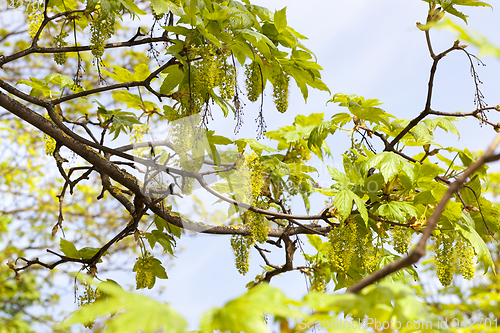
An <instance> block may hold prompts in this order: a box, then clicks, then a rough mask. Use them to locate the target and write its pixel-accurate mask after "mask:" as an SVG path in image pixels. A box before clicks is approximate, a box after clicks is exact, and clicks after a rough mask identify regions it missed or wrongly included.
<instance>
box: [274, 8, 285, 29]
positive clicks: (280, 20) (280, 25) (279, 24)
mask: <svg viewBox="0 0 500 333" xmlns="http://www.w3.org/2000/svg"><path fill="white" fill-rule="evenodd" d="M274 26H275V27H276V29H277V30H278V31H279V32H283V31H286V27H287V22H286V7H285V8H283V9H281V10H277V11H276V12H275V13H274Z"/></svg>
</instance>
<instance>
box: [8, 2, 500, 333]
mask: <svg viewBox="0 0 500 333" xmlns="http://www.w3.org/2000/svg"><path fill="white" fill-rule="evenodd" d="M415 1H416V0H415ZM424 1H425V2H427V3H428V9H427V12H422V18H423V19H422V21H421V22H418V23H417V24H416V27H415V29H419V30H420V31H421V34H422V39H423V40H425V41H426V44H427V52H428V55H429V58H430V61H431V63H430V67H429V69H428V70H429V77H428V83H427V93H426V97H425V99H424V100H423V101H422V108H421V109H420V110H417V111H415V114H411V115H410V117H409V119H400V118H397V117H396V116H395V115H393V114H391V113H389V112H387V111H385V110H384V109H383V106H382V102H381V101H380V100H378V99H373V98H367V97H364V96H360V95H355V94H345V93H340V92H337V91H330V89H329V88H328V86H327V82H323V80H322V71H323V69H322V67H321V65H320V64H319V63H318V61H317V59H316V56H315V55H314V53H313V50H310V49H309V48H308V47H307V43H306V39H307V38H306V37H305V36H303V35H302V34H301V33H300V32H298V31H296V30H295V29H294V28H293V27H291V26H289V25H288V24H289V23H288V20H287V8H286V7H285V8H283V9H279V10H275V11H271V10H269V9H267V8H264V7H261V6H257V5H254V4H251V3H250V1H248V0H244V1H242V2H238V1H208V0H190V1H187V0H176V1H170V0H152V1H150V2H148V1H146V2H134V1H132V0H88V1H78V0H46V1H45V2H43V3H41V2H28V1H24V2H23V1H21V0H19V1H16V0H9V1H8V3H7V6H6V7H7V9H6V10H5V11H4V12H3V13H1V14H0V15H11V17H12V18H13V19H14V20H17V19H19V21H23V22H24V21H25V22H26V25H25V26H24V25H21V26H8V27H3V29H2V30H0V45H1V46H0V52H2V54H1V56H0V67H1V69H2V75H1V77H0V106H1V107H2V109H3V113H1V114H0V124H1V127H0V129H1V131H0V133H1V137H0V138H1V140H2V142H3V143H4V147H5V148H4V150H3V154H2V157H1V159H0V163H1V164H2V168H1V173H2V177H1V180H0V188H1V193H2V198H3V200H2V201H3V202H2V203H1V204H0V247H1V248H2V253H1V255H0V258H1V261H2V263H5V264H4V265H3V266H2V268H0V275H1V276H2V281H4V282H2V283H0V295H1V296H0V297H1V300H2V302H0V320H1V322H0V324H1V325H2V326H3V327H0V332H1V333H3V332H30V331H36V330H37V327H38V326H37V325H47V326H48V327H50V329H52V330H55V331H60V332H70V331H71V330H72V327H76V326H74V324H76V323H80V324H83V325H84V326H85V327H86V329H88V330H93V331H95V332H101V331H103V332H104V331H105V332H139V331H141V332H157V331H162V332H184V331H185V330H186V327H187V323H186V321H185V319H183V318H182V316H180V315H179V314H178V313H177V312H176V311H175V309H173V308H172V307H170V306H169V305H168V304H165V303H161V302H159V301H157V300H153V299H151V298H148V297H146V296H143V295H141V294H139V293H136V292H131V291H125V290H123V288H122V287H121V286H120V285H119V284H118V283H117V282H116V281H115V279H111V278H103V274H105V273H106V272H116V271H117V270H119V269H125V270H126V271H128V272H132V273H133V274H134V276H135V289H138V290H139V289H152V288H154V287H155V284H157V282H158V280H159V279H167V278H168V274H169V265H172V264H173V265H183V264H186V265H188V264H189V263H181V262H179V263H177V260H176V258H175V254H176V253H178V252H177V251H179V243H180V240H181V239H182V237H185V235H190V234H193V233H201V234H209V235H214V236H215V237H220V238H221V240H222V241H225V242H230V246H231V248H232V252H233V254H234V261H235V269H236V270H237V271H238V272H239V273H240V274H242V275H246V274H247V273H248V272H249V262H250V252H251V251H254V253H256V254H257V255H258V257H257V258H256V257H255V256H254V258H253V259H252V260H260V261H261V265H262V272H261V273H260V274H258V275H257V276H252V277H250V278H249V283H248V284H247V285H246V287H247V288H248V292H247V293H245V294H244V295H242V296H241V297H239V298H236V299H234V300H232V301H230V302H229V303H227V304H226V305H225V306H223V307H221V308H214V309H212V310H211V311H209V312H207V313H206V314H204V315H203V316H202V318H201V320H200V323H199V329H200V330H201V332H212V331H214V330H220V331H231V332H267V331H270V330H271V329H272V330H273V331H280V332H305V331H310V330H312V329H314V328H313V327H319V328H323V329H326V330H328V331H330V330H332V331H333V330H338V329H341V330H345V331H348V330H350V329H353V330H358V331H363V329H365V328H367V327H372V328H373V329H375V330H376V331H383V330H385V331H390V330H392V329H397V330H399V331H401V332H414V331H436V332H438V331H439V332H441V331H448V330H450V331H460V330H464V331H465V330H467V329H466V328H464V325H465V326H470V325H472V326H471V327H469V328H471V329H477V330H487V329H497V324H498V320H499V318H500V313H499V312H498V307H497V305H498V300H499V298H498V295H499V287H498V277H497V275H496V272H498V271H499V260H500V259H499V247H498V243H497V242H496V240H497V239H498V237H499V226H500V223H499V221H500V220H499V217H500V210H499V206H498V205H497V204H496V203H495V200H494V195H496V194H498V180H499V177H498V174H497V173H494V172H491V171H490V170H489V167H488V165H487V164H488V163H492V162H494V161H497V160H498V159H500V154H497V153H496V152H495V150H496V148H497V146H498V144H499V143H500V136H497V137H496V138H495V139H494V141H493V142H492V143H490V144H489V145H487V143H485V144H484V151H482V152H471V151H469V150H468V149H459V148H456V147H452V146H448V145H446V144H444V143H443V142H442V141H441V140H440V133H443V132H447V133H451V134H453V135H456V136H460V132H459V130H458V129H457V127H456V126H455V122H456V121H459V120H462V119H463V120H465V121H468V122H471V123H472V122H476V123H479V124H481V126H482V129H481V130H482V131H492V130H493V131H496V132H500V123H499V122H496V120H495V119H496V114H495V113H496V112H498V111H500V102H499V101H495V100H493V101H487V100H486V98H485V96H484V95H483V94H482V92H481V84H482V81H481V79H480V77H479V74H478V71H477V67H478V66H481V65H482V64H483V63H482V61H481V60H480V58H478V56H476V55H475V53H473V51H474V52H476V51H479V53H480V54H490V55H494V56H495V57H497V58H498V57H500V51H499V50H500V48H498V47H496V46H495V45H494V44H492V43H491V42H489V41H488V40H487V39H486V38H485V37H483V36H481V35H479V34H478V33H474V32H471V31H469V30H468V28H465V27H464V26H463V23H467V17H468V16H467V15H466V13H468V11H469V10H470V8H469V7H491V6H490V5H489V4H488V3H485V2H481V1H477V0H466V1H465V0H424ZM478 15H480V14H478ZM460 21H461V22H462V23H459V22H460ZM440 28H448V29H451V30H453V31H454V32H455V33H457V34H458V38H459V39H457V40H452V39H450V40H449V42H448V45H447V46H446V48H444V49H442V50H441V49H438V48H437V47H435V46H434V44H433V43H432V41H431V35H432V33H433V32H434V31H435V30H436V29H440ZM471 48H473V50H471ZM451 54H460V55H461V56H462V57H463V60H464V62H463V63H464V66H465V67H466V68H467V69H469V70H470V73H471V76H472V78H471V81H472V83H473V88H474V89H473V90H472V91H471V96H472V98H473V99H474V105H475V108H474V109H472V110H466V111H455V110H438V109H437V108H436V107H434V104H433V98H434V97H435V96H434V95H433V93H435V82H436V76H437V75H439V68H438V64H441V63H443V62H446V61H447V58H446V56H448V55H451ZM292 84H293V85H296V86H297V87H298V92H300V94H301V95H302V98H303V99H304V100H305V101H307V99H308V97H309V92H310V91H311V90H319V91H323V92H324V94H325V96H326V97H325V102H326V103H327V104H328V105H330V106H331V107H332V112H331V113H330V114H324V113H319V112H314V111H309V110H307V109H306V110H304V111H303V112H302V114H299V115H297V116H296V117H295V118H294V119H293V120H291V121H289V122H287V121H288V120H289V118H290V117H288V118H286V113H287V111H289V108H290V103H289V99H290V90H291V85H292ZM266 91H267V93H268V94H269V96H270V97H272V98H265V94H266ZM328 95H330V96H329V97H328ZM251 103H255V105H256V106H257V107H256V108H255V109H252V110H256V112H255V114H252V115H251V116H252V118H254V119H255V125H253V124H250V125H252V126H255V128H256V135H255V137H245V136H244V135H241V134H240V131H241V132H243V131H242V128H243V127H244V126H250V125H249V124H244V123H243V119H244V117H243V115H244V112H245V110H246V109H250V107H249V105H250V104H251ZM490 104H492V105H494V106H490ZM497 104H498V105H497ZM271 108H275V109H276V110H277V111H278V112H279V113H280V114H283V115H281V116H280V117H283V118H279V119H274V118H276V116H273V117H272V123H271V122H270V118H269V117H266V115H268V114H269V112H270V111H268V110H270V109H271ZM337 111H338V112H337ZM225 118H233V119H234V122H233V126H234V131H233V135H232V136H229V135H227V134H226V133H227V131H223V130H221V129H220V127H218V126H220V124H221V123H222V124H224V126H226V124H228V121H227V119H225ZM470 118H472V119H470ZM267 123H269V124H270V126H269V128H268V125H267ZM339 137H341V138H346V137H347V138H348V140H349V141H350V147H349V148H348V149H347V150H346V151H344V152H338V151H337V150H334V149H331V147H332V143H334V142H335V140H337V138H339ZM476 139H477V137H476V138H471V140H476ZM332 158H336V159H338V160H341V161H342V162H341V163H340V164H339V165H334V166H333V165H332V163H331V161H332ZM325 179H327V185H325V181H324V180H325ZM323 203H324V204H323ZM208 206H210V207H209V208H205V207H208ZM229 238H230V239H229ZM44 250H46V252H48V254H49V255H44V256H43V257H41V255H42V254H43V253H44ZM275 253H280V255H281V257H279V258H281V259H279V260H280V261H275V258H277V257H276V256H275ZM111 258H113V259H111ZM130 258H132V260H130ZM423 258H426V259H428V260H425V261H423V262H422V261H421V260H422V259H423ZM134 259H135V260H134ZM75 267H77V268H76V271H75ZM55 270H57V271H58V272H62V273H65V274H68V275H70V276H75V280H74V281H75V282H74V284H75V286H76V287H77V289H76V291H75V293H74V295H75V299H76V302H77V303H78V305H79V307H80V308H81V309H80V310H79V311H78V312H77V313H75V314H74V315H73V316H71V317H69V318H67V319H66V320H64V321H63V322H62V323H61V320H62V319H64V318H66V317H67V316H68V314H63V315H62V316H63V317H64V318H62V317H61V316H60V315H55V314H49V313H47V312H44V311H41V312H42V313H43V314H42V315H41V316H37V315H35V314H33V313H31V312H30V311H29V309H31V308H33V307H35V306H40V305H41V306H42V307H44V308H46V309H47V308H51V307H53V306H55V304H57V302H58V297H59V296H58V294H57V292H55V291H54V290H53V289H54V288H55V286H56V282H55V279H56V278H55V275H54V274H53V273H52V272H53V271H55ZM293 271H298V272H300V273H301V274H303V275H304V277H305V278H306V281H307V282H306V284H307V288H308V290H309V293H308V294H307V295H306V296H305V297H304V298H303V299H302V300H292V299H290V298H288V297H287V296H285V295H284V294H283V292H281V291H280V290H278V289H276V288H273V287H270V286H269V285H268V283H269V282H271V281H272V280H273V278H275V277H276V276H278V275H283V274H287V273H289V272H293ZM214 274H217V272H214ZM429 275H431V276H437V278H438V279H439V281H440V283H441V285H442V286H443V289H442V290H443V291H442V293H443V295H444V296H443V297H438V298H436V297H434V296H433V295H429V294H428V290H426V288H425V281H423V280H425V278H422V276H429ZM458 275H461V276H462V277H463V279H466V280H473V278H474V277H475V276H478V275H481V276H482V279H481V280H479V281H478V280H473V282H472V284H470V285H473V289H467V286H468V284H463V285H460V284H458V285H457V284H455V285H452V281H453V279H454V276H458ZM409 284H410V285H411V287H410V286H409ZM450 285H452V286H450ZM449 286H450V287H449ZM125 289H127V287H125ZM344 291H345V292H344ZM333 292H335V293H333ZM472 294H473V295H472ZM457 298H458V300H459V306H458V308H457V306H456V305H453V304H452V302H450V299H453V301H456V299H457ZM478 318H479V319H480V320H478ZM272 322H274V324H273V323H272ZM398 323H399V324H400V325H401V326H400V327H397V325H398ZM457 323H458V324H457ZM356 324H357V326H356ZM326 325H328V326H326ZM339 325H340V326H339ZM346 325H347V326H346ZM385 325H389V326H387V327H386V326H385ZM4 327H5V328H4Z"/></svg>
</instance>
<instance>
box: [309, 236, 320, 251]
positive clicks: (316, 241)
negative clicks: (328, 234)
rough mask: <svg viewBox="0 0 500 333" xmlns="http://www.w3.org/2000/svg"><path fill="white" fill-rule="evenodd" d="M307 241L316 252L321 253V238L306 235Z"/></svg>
mask: <svg viewBox="0 0 500 333" xmlns="http://www.w3.org/2000/svg"><path fill="white" fill-rule="evenodd" d="M307 239H308V240H309V243H311V245H312V246H313V247H314V248H315V249H316V250H318V252H320V251H321V247H322V246H321V245H322V244H323V241H322V240H321V238H320V237H319V236H318V235H309V234H307Z"/></svg>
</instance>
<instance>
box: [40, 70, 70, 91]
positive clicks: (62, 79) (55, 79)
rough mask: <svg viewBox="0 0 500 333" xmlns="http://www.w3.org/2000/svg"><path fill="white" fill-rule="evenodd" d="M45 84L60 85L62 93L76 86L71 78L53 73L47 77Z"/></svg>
mask: <svg viewBox="0 0 500 333" xmlns="http://www.w3.org/2000/svg"><path fill="white" fill-rule="evenodd" d="M45 82H47V83H54V84H58V85H59V86H60V89H61V91H62V90H64V88H66V87H72V86H73V85H74V84H75V82H74V81H73V79H71V78H70V77H68V76H66V75H63V74H57V73H53V74H50V75H48V76H47V77H45Z"/></svg>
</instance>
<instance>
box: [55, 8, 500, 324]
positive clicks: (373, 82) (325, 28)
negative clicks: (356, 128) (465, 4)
mask: <svg viewBox="0 0 500 333" xmlns="http://www.w3.org/2000/svg"><path fill="white" fill-rule="evenodd" d="M253 3H255V4H258V5H262V6H266V7H267V8H269V9H271V10H274V9H281V8H283V7H285V6H287V18H288V25H290V26H291V27H293V28H294V29H295V30H297V31H298V32H300V33H302V34H303V35H305V36H307V37H309V40H306V41H304V44H305V45H306V46H307V47H308V48H309V49H311V50H312V51H313V52H314V53H315V54H316V56H317V58H318V63H319V64H320V65H321V66H323V68H324V71H323V74H322V75H323V81H324V82H325V83H326V84H327V85H328V86H329V88H330V90H331V92H332V94H335V93H347V94H357V95H362V96H364V97H365V98H375V99H379V100H380V101H381V102H383V103H384V104H383V105H382V106H381V107H382V108H383V109H384V110H386V111H387V112H389V113H392V114H394V115H396V116H397V117H399V118H413V117H415V116H417V115H418V113H419V112H420V111H421V110H422V109H423V107H424V103H425V97H426V93H427V80H428V75H429V70H430V66H431V63H432V61H431V58H430V56H429V54H428V51H427V46H426V43H425V36H424V33H423V32H421V31H420V30H418V29H417V28H416V26H415V23H416V22H417V21H420V22H422V23H424V22H425V19H426V16H427V6H428V5H427V3H425V2H423V1H419V0H404V1H402V0H384V1H382V0H349V1H338V0H331V1H326V0H309V1H303V0H302V1H298V0H290V1H285V0H279V1H278V0H276V1H263V0H258V1H253ZM491 4H492V5H493V7H499V3H498V1H491ZM463 11H464V12H465V13H466V14H468V15H470V18H469V27H470V28H471V29H474V30H477V31H479V32H481V33H483V34H485V35H487V36H488V38H489V39H490V41H491V42H493V43H495V44H496V45H500V35H498V31H500V29H499V25H500V17H499V12H498V9H497V11H492V10H491V9H489V8H465V9H464V10H463ZM455 21H458V19H455ZM431 38H432V41H433V45H434V51H435V52H436V53H439V52H440V51H442V50H444V49H447V48H449V47H450V46H451V45H452V44H453V41H454V35H453V34H452V33H449V32H446V31H433V32H432V36H431ZM469 51H471V52H473V51H474V49H473V48H471V49H470V50H469ZM483 60H484V62H485V63H486V64H487V66H486V67H480V68H478V73H479V75H480V77H481V79H482V81H483V82H484V84H483V85H482V87H481V89H482V91H483V93H484V95H485V99H486V102H487V103H488V104H489V105H496V104H500V94H499V89H500V75H499V74H500V62H499V61H498V60H497V59H494V58H492V57H487V58H483ZM292 87H293V88H292V89H291V95H290V109H289V111H288V112H287V113H286V114H285V115H282V114H280V113H278V112H277V111H276V109H275V108H274V106H273V104H272V101H271V98H270V96H271V94H272V93H271V92H270V91H268V98H267V99H266V105H265V119H266V122H267V125H268V130H275V129H277V128H278V127H279V126H285V125H288V124H291V123H292V122H293V119H294V117H295V115H297V114H306V115H307V114H310V113H313V112H324V113H325V118H326V119H327V118H328V116H330V115H332V114H334V113H336V112H343V111H344V110H342V109H341V108H339V107H337V106H335V105H334V104H329V105H328V106H325V102H326V101H327V100H328V99H330V98H331V96H330V95H329V94H328V93H326V92H320V91H314V90H310V93H309V99H308V102H307V104H305V103H304V101H303V99H302V95H301V94H300V92H299V91H298V89H297V88H296V87H295V86H294V84H292ZM473 100H474V85H473V81H472V78H471V76H470V72H469V64H468V59H467V58H466V57H465V55H464V54H463V53H462V52H455V53H452V54H450V55H448V56H447V57H445V59H443V60H442V61H441V62H440V64H439V67H438V73H437V76H436V81H435V90H434V103H433V108H434V109H435V110H440V111H450V112H453V111H472V110H474V109H475V107H474V104H473ZM256 112H257V105H256V104H255V105H250V104H249V105H247V107H246V108H245V125H244V127H243V129H242V130H241V131H240V134H239V137H247V138H255V129H256V125H255V123H254V119H255V117H256ZM219 115H220V114H218V113H217V111H214V116H215V117H217V116H219ZM488 117H489V119H490V120H492V121H494V122H498V121H500V116H499V115H496V114H494V113H493V112H490V113H489V115H488ZM456 124H457V126H458V127H459V130H460V131H461V135H462V136H461V139H460V140H457V138H456V137H455V136H454V135H452V134H443V135H442V141H440V142H441V143H442V144H443V145H448V146H455V147H462V148H463V147H467V148H469V149H471V150H479V149H484V148H485V147H486V146H487V145H488V144H489V143H490V141H491V140H492V138H493V137H494V135H495V132H493V130H492V129H490V128H488V127H486V126H483V127H481V126H479V124H478V122H477V121H475V120H472V119H470V120H466V121H462V122H459V123H456ZM210 127H211V129H215V130H216V131H219V130H220V131H222V133H225V134H226V135H227V136H229V137H232V130H233V128H234V121H233V120H232V119H229V120H224V121H221V122H218V121H217V122H214V123H212V124H210ZM328 142H329V145H330V148H331V149H332V153H333V155H334V159H330V160H328V161H327V163H328V164H329V165H337V166H338V164H337V161H340V160H339V157H340V154H341V153H343V152H344V151H345V150H346V148H347V147H348V139H347V137H346V135H345V134H344V133H338V134H336V135H335V137H333V138H331V139H329V141H328ZM375 142H376V141H375ZM263 143H265V144H266V141H263ZM267 143H268V142H267ZM376 144H377V146H376V147H377V148H379V150H380V148H381V146H380V145H379V143H378V142H376ZM322 203H323V199H321V200H319V201H318V202H317V203H316V204H315V205H313V206H312V212H316V211H318V210H319V209H321V205H322ZM294 209H295V207H294ZM301 210H302V203H301V202H300V201H299V202H298V203H297V208H296V211H295V212H300V211H301ZM229 240H230V237H229V236H208V235H201V234H198V235H194V236H184V237H182V239H181V240H180V241H179V242H178V245H179V247H180V248H182V249H183V251H181V252H180V253H179V254H178V255H177V257H178V258H177V259H175V260H174V262H173V263H174V266H173V267H172V268H168V269H167V273H168V276H169V279H168V280H160V281H159V282H157V286H155V288H154V289H153V290H151V291H146V293H147V294H148V295H151V296H155V297H157V298H158V299H160V300H161V301H164V302H168V303H170V304H171V306H172V307H173V308H174V309H175V310H176V311H178V312H179V313H181V314H182V315H183V316H184V318H185V319H186V320H187V321H188V322H189V324H190V326H189V327H190V328H192V329H196V328H198V323H199V318H200V316H201V315H202V314H203V313H204V312H206V311H208V310H209V309H211V308H212V307H214V306H218V307H219V306H223V305H224V304H225V303H226V302H227V301H228V300H230V299H232V298H235V297H237V296H239V295H241V294H242V293H244V292H245V290H246V289H245V285H246V284H247V283H248V282H249V281H251V280H253V278H254V277H255V275H257V274H260V273H261V272H262V269H261V267H260V265H263V264H264V263H263V261H262V260H261V258H260V256H259V255H258V253H256V252H252V259H251V263H250V272H249V273H248V274H247V275H246V276H241V275H240V274H239V273H238V272H237V270H236V268H235V266H234V258H233V255H232V253H231V247H230V243H229ZM263 247H265V248H268V249H271V250H274V249H273V248H271V247H270V246H267V245H264V246H263ZM275 252H276V253H275V254H274V255H270V256H269V258H270V260H271V261H272V262H273V263H275V264H282V263H283V262H284V258H283V252H282V251H275ZM310 253H312V252H310ZM295 257H296V261H295V265H297V266H298V265H301V264H302V259H301V254H300V251H297V252H296V256H295ZM130 269H131V268H130ZM106 277H107V276H106V275H104V276H102V277H101V278H103V279H105V278H106ZM109 277H110V278H113V279H114V280H116V281H117V282H119V283H121V284H127V283H128V284H132V283H133V280H132V279H133V277H132V274H130V275H124V274H118V275H112V276H109ZM61 283H64V281H61ZM271 285H273V286H277V287H279V288H280V289H281V290H283V291H284V292H285V293H286V294H287V295H288V296H289V297H291V298H295V299H299V298H301V297H302V296H303V295H304V294H305V293H306V292H307V289H306V283H305V279H304V277H303V276H302V275H301V274H300V273H298V272H288V273H285V274H284V275H283V276H278V277H274V278H273V280H272V282H271ZM161 286H163V287H164V288H165V291H164V292H163V293H162V294H161V295H160V296H159V293H158V289H157V288H160V287H161ZM70 294H71V293H70ZM68 297H69V298H68V299H67V300H66V301H65V302H67V303H68V304H69V303H71V304H73V303H72V301H73V295H72V294H71V295H69V296H68ZM73 306H75V308H76V305H73Z"/></svg>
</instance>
